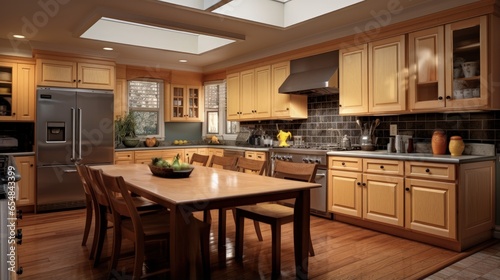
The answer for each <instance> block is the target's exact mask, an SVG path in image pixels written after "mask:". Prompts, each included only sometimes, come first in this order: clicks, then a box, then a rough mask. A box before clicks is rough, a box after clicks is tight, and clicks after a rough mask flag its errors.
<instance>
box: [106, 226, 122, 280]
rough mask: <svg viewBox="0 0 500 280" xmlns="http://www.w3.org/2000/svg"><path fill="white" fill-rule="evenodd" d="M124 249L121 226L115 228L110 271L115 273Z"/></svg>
mask: <svg viewBox="0 0 500 280" xmlns="http://www.w3.org/2000/svg"><path fill="white" fill-rule="evenodd" d="M121 248H122V234H121V229H120V227H119V226H115V227H113V247H112V248H111V260H110V262H109V268H110V269H109V271H110V273H113V271H114V270H115V269H116V267H117V265H118V259H119V258H120V254H121Z"/></svg>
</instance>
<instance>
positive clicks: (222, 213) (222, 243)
mask: <svg viewBox="0 0 500 280" xmlns="http://www.w3.org/2000/svg"><path fill="white" fill-rule="evenodd" d="M226 210H227V209H226V208H221V209H219V222H218V224H219V237H218V239H219V241H218V244H217V246H218V248H219V250H220V249H224V248H225V247H226V217H227V215H226Z"/></svg>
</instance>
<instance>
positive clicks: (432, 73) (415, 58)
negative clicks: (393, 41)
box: [408, 26, 446, 110]
mask: <svg viewBox="0 0 500 280" xmlns="http://www.w3.org/2000/svg"><path fill="white" fill-rule="evenodd" d="M408 38H409V40H408V41H409V46H408V53H409V74H410V75H409V107H410V109H411V110H426V109H435V108H443V107H444V106H445V104H446V101H445V91H444V86H445V82H444V81H445V79H444V77H445V76H444V75H445V73H444V72H445V64H444V61H445V58H444V57H445V52H444V27H443V26H438V27H434V28H430V29H426V30H422V31H418V32H414V33H410V34H409V36H408Z"/></svg>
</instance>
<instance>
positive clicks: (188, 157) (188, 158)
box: [184, 148, 208, 162]
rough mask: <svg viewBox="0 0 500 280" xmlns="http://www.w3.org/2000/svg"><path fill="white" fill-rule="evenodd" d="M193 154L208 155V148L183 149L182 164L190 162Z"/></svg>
mask: <svg viewBox="0 0 500 280" xmlns="http://www.w3.org/2000/svg"><path fill="white" fill-rule="evenodd" d="M193 154H199V155H208V148H190V149H184V162H191V157H192V156H193Z"/></svg>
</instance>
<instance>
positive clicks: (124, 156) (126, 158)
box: [115, 151, 135, 164]
mask: <svg viewBox="0 0 500 280" xmlns="http://www.w3.org/2000/svg"><path fill="white" fill-rule="evenodd" d="M134 161H135V160H134V151H121V152H115V164H130V163H134Z"/></svg>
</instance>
